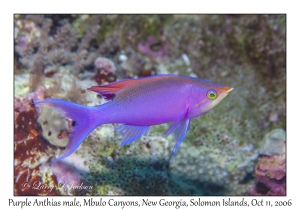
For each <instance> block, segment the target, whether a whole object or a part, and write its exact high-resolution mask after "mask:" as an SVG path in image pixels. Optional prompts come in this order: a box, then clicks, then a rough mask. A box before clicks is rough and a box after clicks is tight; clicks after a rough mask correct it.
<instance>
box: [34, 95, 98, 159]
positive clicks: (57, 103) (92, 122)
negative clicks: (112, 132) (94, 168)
mask: <svg viewBox="0 0 300 210" xmlns="http://www.w3.org/2000/svg"><path fill="white" fill-rule="evenodd" d="M34 104H35V105H37V104H47V105H48V106H51V107H53V108H55V109H56V110H57V111H59V112H61V113H63V114H64V115H65V116H67V117H69V118H71V119H73V120H74V121H75V122H76V123H75V126H74V127H73V131H72V133H71V135H70V138H69V142H68V144H67V146H66V150H65V152H64V154H63V155H62V156H61V157H59V158H58V159H56V160H54V161H53V162H51V164H52V163H54V162H56V161H59V160H62V159H64V158H66V157H68V156H69V155H71V154H72V153H73V152H74V151H75V150H76V149H77V148H78V147H79V145H80V144H81V142H82V141H83V140H84V139H85V138H86V137H87V136H88V135H89V134H90V133H91V132H92V131H93V130H94V129H95V128H96V127H98V126H99V125H100V123H99V119H98V121H97V119H96V117H95V111H96V110H95V109H96V107H91V106H83V105H79V104H75V103H72V102H69V101H64V100H60V99H46V100H43V101H39V102H35V103H34Z"/></svg>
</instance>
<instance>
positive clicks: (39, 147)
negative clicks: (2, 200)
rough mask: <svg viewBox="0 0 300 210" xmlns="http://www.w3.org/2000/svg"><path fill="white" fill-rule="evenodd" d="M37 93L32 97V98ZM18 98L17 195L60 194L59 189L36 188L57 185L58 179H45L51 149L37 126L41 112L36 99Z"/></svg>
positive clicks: (15, 161)
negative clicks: (43, 171) (43, 165)
mask: <svg viewBox="0 0 300 210" xmlns="http://www.w3.org/2000/svg"><path fill="white" fill-rule="evenodd" d="M36 95H37V94H32V95H31V97H34V96H36ZM31 97H27V98H21V97H16V98H15V113H14V121H15V122H14V124H15V128H14V189H15V190H14V194H15V195H58V194H59V193H58V192H57V191H56V190H53V191H49V190H46V189H36V188H34V186H33V185H34V184H35V183H44V184H45V185H54V184H55V183H56V182H55V177H53V176H49V177H48V179H46V180H43V178H42V177H43V176H42V174H41V172H40V170H39V165H40V163H41V162H42V160H43V161H47V160H48V159H49V154H50V155H51V150H52V148H51V147H48V145H47V143H45V142H44V141H43V139H42V135H41V129H40V128H39V126H38V124H37V123H36V119H37V116H38V114H37V111H36V109H35V107H34V106H33V104H32V98H31Z"/></svg>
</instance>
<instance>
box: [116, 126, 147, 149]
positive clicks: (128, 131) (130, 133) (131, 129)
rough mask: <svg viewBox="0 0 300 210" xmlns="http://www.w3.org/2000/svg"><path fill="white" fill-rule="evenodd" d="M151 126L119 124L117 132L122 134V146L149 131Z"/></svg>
mask: <svg viewBox="0 0 300 210" xmlns="http://www.w3.org/2000/svg"><path fill="white" fill-rule="evenodd" d="M149 128H150V126H134V125H119V126H118V127H116V129H115V130H116V132H117V133H118V134H120V135H122V137H123V138H122V141H121V144H120V145H121V146H124V145H127V144H130V143H132V142H134V141H135V140H137V139H138V138H140V137H141V136H142V135H144V134H146V133H147V132H148V131H149Z"/></svg>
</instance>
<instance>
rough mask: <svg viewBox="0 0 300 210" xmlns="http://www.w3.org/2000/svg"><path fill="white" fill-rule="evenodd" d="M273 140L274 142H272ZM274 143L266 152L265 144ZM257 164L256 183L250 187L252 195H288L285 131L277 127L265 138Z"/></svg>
mask: <svg viewBox="0 0 300 210" xmlns="http://www.w3.org/2000/svg"><path fill="white" fill-rule="evenodd" d="M270 142H272V143H270ZM266 144H268V145H270V144H273V145H272V147H270V150H269V151H267V152H265V145H266ZM262 148H263V149H262V150H260V152H261V151H264V152H265V153H261V157H260V158H259V160H258V162H257V164H256V166H255V180H256V183H255V184H254V185H252V186H250V188H249V194H250V195H286V143H285V131H284V130H282V129H276V130H273V131H271V132H270V133H268V134H267V135H266V136H265V138H264V144H263V146H262Z"/></svg>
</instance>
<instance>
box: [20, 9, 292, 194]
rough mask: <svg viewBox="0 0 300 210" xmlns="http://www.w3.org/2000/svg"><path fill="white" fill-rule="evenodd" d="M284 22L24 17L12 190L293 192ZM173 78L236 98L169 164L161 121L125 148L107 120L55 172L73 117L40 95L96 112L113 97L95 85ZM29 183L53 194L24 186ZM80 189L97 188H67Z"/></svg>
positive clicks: (203, 122)
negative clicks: (197, 81)
mask: <svg viewBox="0 0 300 210" xmlns="http://www.w3.org/2000/svg"><path fill="white" fill-rule="evenodd" d="M285 19H286V16H285V15H51V14H48V15H15V32H16V33H15V37H14V39H15V58H14V60H15V65H14V73H15V75H14V82H15V84H14V87H15V98H14V100H15V101H14V103H15V130H14V132H15V138H14V143H15V168H14V169H15V171H14V172H15V173H14V175H15V176H14V181H15V186H14V187H15V195H67V194H68V195H70V194H75V195H86V194H88V195H246V194H248V193H249V194H251V195H283V194H285V161H286V160H285V149H284V148H283V147H284V145H285V140H284V137H285V135H283V132H282V130H275V129H278V128H281V129H283V130H285V128H286V56H285V54H286V49H285V46H286V39H285V36H286V32H285V28H286V26H285ZM170 73H172V74H180V75H189V76H193V77H200V78H202V79H207V80H210V81H213V82H216V83H220V84H226V85H230V86H233V87H234V90H233V91H232V94H230V95H229V96H228V98H227V100H224V101H222V102H221V104H220V105H218V106H217V107H216V108H215V109H213V110H212V111H210V112H209V113H207V114H204V115H203V116H201V117H199V118H196V119H193V120H192V122H191V124H190V130H189V132H188V134H187V137H186V139H185V140H184V142H183V143H182V145H181V147H180V148H179V150H178V153H177V156H176V158H175V160H174V162H173V163H172V164H171V165H169V161H168V155H169V151H170V150H171V148H172V147H173V145H174V142H173V140H172V136H167V137H166V136H163V133H164V132H165V130H166V129H167V128H168V126H167V125H157V126H152V127H151V130H150V132H149V135H147V136H144V137H142V138H141V139H140V140H138V141H136V142H134V143H132V144H130V145H127V146H124V147H120V146H119V144H120V137H119V136H117V135H116V133H115V132H114V128H115V126H116V125H102V126H100V127H98V128H97V129H96V130H95V131H93V132H92V133H91V134H90V135H89V136H88V138H87V139H86V140H85V141H84V142H83V143H82V145H81V146H80V147H79V148H78V149H77V150H76V152H75V153H74V154H72V155H71V156H70V157H69V158H67V159H66V160H64V161H62V162H58V163H56V164H53V165H52V166H49V165H48V163H49V161H51V160H54V159H55V157H58V156H59V155H60V153H61V152H62V150H63V146H64V145H65V144H66V142H67V136H68V133H69V132H70V131H71V129H72V121H71V119H66V118H65V117H63V116H58V115H55V114H53V113H52V110H50V109H47V108H45V107H44V108H45V109H44V110H38V109H36V108H35V107H34V106H33V105H32V100H33V101H39V100H43V99H44V98H48V97H51V98H60V99H63V100H68V101H72V102H75V103H79V104H83V105H88V106H96V105H100V104H102V103H104V102H105V101H104V99H103V98H101V97H100V96H99V95H97V94H95V93H93V92H91V91H87V90H86V89H87V88H89V87H91V86H95V85H97V84H105V83H109V82H114V81H116V80H121V79H124V78H139V77H144V76H150V75H155V74H170ZM178 100H180V99H178ZM45 121H46V122H47V123H46V124H43V123H44V122H45ZM39 124H40V125H39ZM55 126H56V127H55ZM49 131H51V135H50V136H52V137H51V138H54V139H52V140H51V142H52V143H49ZM266 134H267V135H266ZM274 135H275V137H274ZM264 136H265V138H263V137H264ZM63 137H66V138H63ZM62 139H65V140H66V141H65V142H64V143H63V144H61V140H62ZM47 140H48V141H47ZM53 142H54V143H53ZM57 143H58V144H57ZM53 144H54V145H53ZM55 145H57V146H55ZM278 145H281V146H280V147H279V146H278ZM258 155H260V156H259V158H258ZM257 158H258V163H257V164H256V166H254V165H255V162H254V160H256V159H257ZM253 172H255V177H253V176H252V174H253ZM66 180H68V181H69V182H68V183H67V185H66V186H67V187H66V188H63V187H59V186H60V185H59V183H65V181H66ZM25 181H29V182H31V183H32V182H34V181H39V182H41V183H43V184H45V185H55V186H56V187H55V189H53V190H52V191H49V190H46V189H45V190H40V191H38V190H33V189H32V188H31V189H30V188H28V189H24V187H22V184H23V183H24V182H25ZM71 182H73V183H75V184H76V185H78V184H79V183H80V184H81V183H84V185H88V186H93V188H92V189H88V190H86V189H85V190H82V191H78V190H75V191H72V190H71V191H70V190H69V189H70V186H71V185H70V183H71ZM250 185H251V188H250V190H248V186H250Z"/></svg>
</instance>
